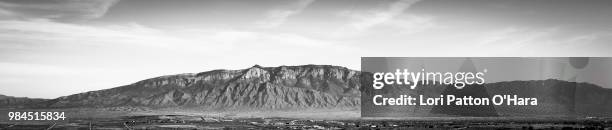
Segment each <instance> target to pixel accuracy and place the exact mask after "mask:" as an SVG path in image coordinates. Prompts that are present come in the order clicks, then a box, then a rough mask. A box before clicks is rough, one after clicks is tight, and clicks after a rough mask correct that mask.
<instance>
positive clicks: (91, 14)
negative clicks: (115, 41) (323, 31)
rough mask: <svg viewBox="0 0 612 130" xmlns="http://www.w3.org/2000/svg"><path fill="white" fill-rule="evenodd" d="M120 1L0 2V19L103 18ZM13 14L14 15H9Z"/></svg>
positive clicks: (43, 0) (15, 0)
mask: <svg viewBox="0 0 612 130" xmlns="http://www.w3.org/2000/svg"><path fill="white" fill-rule="evenodd" d="M118 1H119V0H0V17H10V18H38V19H53V20H58V21H72V20H87V19H95V18H99V17H102V16H103V15H104V14H105V13H106V12H107V11H108V9H109V8H110V7H111V6H113V5H114V4H115V3H117V2H118ZM7 14H12V15H7Z"/></svg>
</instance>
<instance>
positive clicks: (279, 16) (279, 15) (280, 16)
mask: <svg viewBox="0 0 612 130" xmlns="http://www.w3.org/2000/svg"><path fill="white" fill-rule="evenodd" d="M314 1H315V0H296V1H295V2H294V3H292V4H290V5H286V6H285V7H283V8H281V9H273V10H270V11H268V12H267V13H266V15H265V17H266V19H264V20H262V21H258V22H256V24H257V25H259V26H260V27H265V28H270V27H276V26H279V25H281V24H283V23H285V21H287V19H288V18H289V17H291V16H293V15H296V14H299V13H301V12H302V11H303V10H304V9H306V7H308V6H309V5H310V4H311V3H313V2H314Z"/></svg>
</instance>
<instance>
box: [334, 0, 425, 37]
mask: <svg viewBox="0 0 612 130" xmlns="http://www.w3.org/2000/svg"><path fill="white" fill-rule="evenodd" d="M418 1H419V0H398V1H396V2H393V3H391V4H390V5H389V7H387V8H386V9H383V10H371V11H367V12H362V11H345V12H341V14H340V15H342V16H348V17H349V18H352V19H355V20H354V21H353V22H352V23H350V26H351V27H353V28H355V29H357V30H366V29H368V28H370V27H373V26H376V25H379V24H383V23H389V21H393V20H394V18H396V17H398V16H400V15H402V14H403V13H404V11H405V10H406V9H408V8H409V7H410V6H411V5H413V4H414V3H416V2H418ZM427 21H429V20H428V18H425V17H419V16H409V17H408V18H406V19H405V20H401V21H395V23H397V22H403V23H411V24H414V23H416V24H419V23H424V22H427ZM398 25H401V24H398ZM408 25H410V24H408ZM408 25H403V26H408Z"/></svg>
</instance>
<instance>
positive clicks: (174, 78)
mask: <svg viewBox="0 0 612 130" xmlns="http://www.w3.org/2000/svg"><path fill="white" fill-rule="evenodd" d="M359 75H360V72H358V71H353V70H349V69H347V68H344V67H338V66H328V65H305V66H281V67H261V66H258V65H256V66H253V67H251V68H248V69H243V70H213V71H208V72H202V73H197V74H180V75H171V76H162V77H157V78H152V79H147V80H143V81H140V82H137V83H134V84H130V85H126V86H121V87H116V88H112V89H106V90H99V91H91V92H86V93H80V94H74V95H70V96H65V97H60V98H57V99H54V100H51V101H48V102H46V103H45V104H44V106H43V107H53V108H57V107H59V108H63V107H112V106H150V107H204V108H211V109H292V108H343V107H347V108H355V107H358V106H359V104H360V100H359V97H360V92H359V88H360V84H359Z"/></svg>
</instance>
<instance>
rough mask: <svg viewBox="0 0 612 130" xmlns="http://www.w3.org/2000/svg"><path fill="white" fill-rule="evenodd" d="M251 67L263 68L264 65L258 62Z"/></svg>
mask: <svg viewBox="0 0 612 130" xmlns="http://www.w3.org/2000/svg"><path fill="white" fill-rule="evenodd" d="M251 68H264V67H262V66H260V65H259V64H255V65H253V66H252V67H251Z"/></svg>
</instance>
